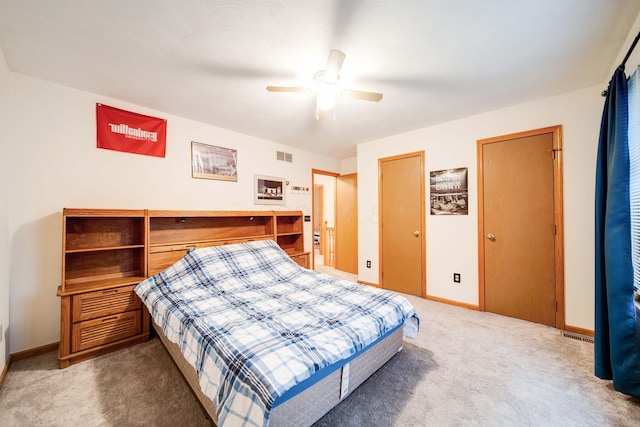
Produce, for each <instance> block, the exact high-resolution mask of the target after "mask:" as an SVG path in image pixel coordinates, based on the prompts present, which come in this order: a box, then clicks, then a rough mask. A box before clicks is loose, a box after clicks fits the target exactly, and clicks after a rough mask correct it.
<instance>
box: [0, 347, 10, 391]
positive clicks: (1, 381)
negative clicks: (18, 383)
mask: <svg viewBox="0 0 640 427" xmlns="http://www.w3.org/2000/svg"><path fill="white" fill-rule="evenodd" d="M9 365H11V355H9V358H8V359H7V361H6V362H5V364H4V368H3V369H2V373H1V374H0V389H2V385H3V384H4V378H5V377H6V376H7V372H8V371H9Z"/></svg>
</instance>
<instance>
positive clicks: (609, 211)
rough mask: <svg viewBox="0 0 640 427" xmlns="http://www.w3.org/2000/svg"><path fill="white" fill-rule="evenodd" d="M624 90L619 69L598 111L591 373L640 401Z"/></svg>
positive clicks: (626, 88)
mask: <svg viewBox="0 0 640 427" xmlns="http://www.w3.org/2000/svg"><path fill="white" fill-rule="evenodd" d="M628 118H629V117H628V87H627V78H626V75H625V73H624V67H623V66H620V67H618V69H617V70H616V72H615V73H614V74H613V77H612V78H611V81H610V82H609V88H608V92H607V98H606V100H605V103H604V111H603V113H602V124H601V128H600V141H599V144H598V162H597V169H596V206H595V210H596V211H595V291H596V294H595V300H596V303H595V346H594V353H595V354H594V356H595V374H596V376H598V377H600V378H603V379H613V387H614V388H615V389H616V390H618V391H620V392H622V393H626V394H629V395H632V396H636V397H640V339H639V337H638V333H637V330H636V312H635V305H634V303H633V291H634V288H633V265H632V261H631V214H630V209H629V203H630V202H629V146H628Z"/></svg>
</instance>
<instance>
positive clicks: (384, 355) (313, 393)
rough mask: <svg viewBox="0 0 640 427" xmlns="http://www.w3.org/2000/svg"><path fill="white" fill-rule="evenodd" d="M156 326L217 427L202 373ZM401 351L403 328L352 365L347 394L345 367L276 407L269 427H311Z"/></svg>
mask: <svg viewBox="0 0 640 427" xmlns="http://www.w3.org/2000/svg"><path fill="white" fill-rule="evenodd" d="M153 327H154V330H155V331H156V332H157V334H158V336H159V337H160V339H161V341H162V343H163V344H164V346H165V348H166V349H167V351H168V352H169V354H170V355H171V358H172V359H173V361H174V362H175V364H176V366H177V367H178V369H179V370H180V372H182V374H183V376H184V378H185V380H186V381H187V383H188V384H189V386H190V387H191V389H192V391H193V393H194V395H195V396H196V398H197V399H198V401H199V402H200V404H201V405H202V408H203V409H204V411H205V412H206V414H207V416H208V417H209V419H210V420H211V422H212V423H213V424H217V415H216V408H215V407H214V406H213V402H212V401H211V399H209V398H208V397H207V396H205V395H204V393H203V392H202V390H201V389H200V385H199V380H198V374H197V373H196V371H195V369H194V368H193V366H191V365H190V364H189V362H187V361H186V359H185V358H184V356H183V355H182V352H181V351H180V348H179V347H178V346H177V345H176V344H174V343H172V342H171V341H170V340H169V339H168V338H167V337H166V336H165V335H164V334H163V333H162V328H160V327H159V326H158V325H156V324H154V325H153ZM401 350H402V330H401V328H397V329H396V330H394V331H393V333H391V334H390V335H388V336H386V337H385V338H383V339H382V340H380V341H379V342H377V343H376V344H374V345H372V346H371V347H370V348H368V349H367V350H366V351H364V352H362V353H361V354H360V355H359V356H357V357H356V358H354V359H353V360H352V361H350V362H349V369H348V382H349V388H348V390H347V392H346V393H344V394H343V393H341V390H342V387H341V386H342V381H343V373H344V371H343V368H342V367H341V368H340V369H336V370H334V371H333V372H332V373H331V374H329V375H327V376H324V377H323V378H322V379H321V380H319V381H316V382H314V384H313V385H311V386H310V387H308V388H306V389H304V390H302V391H300V392H299V393H297V394H296V395H295V396H292V397H291V398H290V399H288V400H287V401H285V402H284V403H282V404H281V405H279V406H277V407H276V408H274V410H273V412H272V414H271V418H270V422H269V426H270V427H305V426H311V425H312V424H313V423H315V422H316V421H318V420H319V419H320V418H322V416H324V415H325V414H326V413H327V412H329V411H330V410H331V409H332V408H333V407H334V406H336V405H337V404H338V403H340V402H341V401H342V400H344V399H345V398H347V397H348V396H349V395H350V394H351V393H352V392H353V391H354V390H355V389H356V388H357V387H358V386H359V385H361V384H362V383H364V382H365V381H366V380H367V379H368V378H369V377H370V376H371V375H372V374H373V373H375V372H376V371H377V370H378V369H380V368H381V367H382V366H383V365H384V364H385V363H386V362H387V361H389V360H390V359H391V358H392V357H393V356H395V355H396V354H397V353H398V352H400V351H401ZM342 366H344V365H342Z"/></svg>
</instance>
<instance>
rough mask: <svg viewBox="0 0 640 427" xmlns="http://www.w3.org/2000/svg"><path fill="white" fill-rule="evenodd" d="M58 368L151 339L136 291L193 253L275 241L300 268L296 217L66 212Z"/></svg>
mask: <svg viewBox="0 0 640 427" xmlns="http://www.w3.org/2000/svg"><path fill="white" fill-rule="evenodd" d="M62 216H63V221H62V223H63V224H62V228H63V232H62V282H61V285H60V286H59V287H58V296H60V298H61V316H60V318H61V321H60V347H59V355H58V360H59V363H60V367H61V368H65V367H67V366H69V365H70V364H72V363H76V362H80V361H82V360H85V359H89V358H91V357H95V356H98V355H101V354H104V353H106V352H109V351H113V350H116V349H119V348H122V347H125V346H128V345H132V344H137V343H140V342H144V341H147V340H148V339H149V330H150V324H149V322H150V317H149V313H148V312H147V309H146V307H144V306H143V305H142V304H141V303H140V300H139V298H138V297H137V296H136V295H135V294H134V293H133V287H134V286H135V285H136V284H138V283H139V282H141V281H142V280H144V279H145V278H147V277H150V276H153V275H155V274H157V273H159V272H161V271H162V270H164V269H165V268H167V267H169V266H170V265H171V264H173V263H174V262H176V261H177V260H178V259H180V258H182V257H183V256H184V255H185V253H186V252H187V250H189V249H190V248H198V247H207V246H217V245H224V244H229V243H237V242H247V241H252V240H264V239H271V240H275V241H276V242H277V243H278V244H279V245H280V247H282V248H283V249H284V250H285V251H286V252H287V253H288V254H289V256H290V257H291V258H292V259H293V260H294V261H296V262H297V263H298V264H300V265H301V266H302V267H305V268H309V265H310V260H309V252H305V251H304V232H303V228H304V227H303V216H302V212H301V211H182V210H117V209H68V208H67V209H64V211H63V215H62Z"/></svg>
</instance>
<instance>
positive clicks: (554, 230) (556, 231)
mask: <svg viewBox="0 0 640 427" xmlns="http://www.w3.org/2000/svg"><path fill="white" fill-rule="evenodd" d="M556 234H558V230H557V227H556V225H555V224H553V235H554V236H555V235H556Z"/></svg>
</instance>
